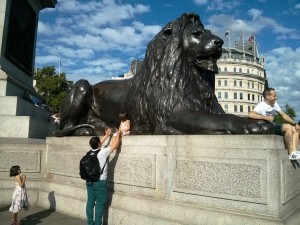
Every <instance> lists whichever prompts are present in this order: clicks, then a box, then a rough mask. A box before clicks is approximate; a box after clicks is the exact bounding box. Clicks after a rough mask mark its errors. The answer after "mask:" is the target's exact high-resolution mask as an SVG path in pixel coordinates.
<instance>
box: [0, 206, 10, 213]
mask: <svg viewBox="0 0 300 225" xmlns="http://www.w3.org/2000/svg"><path fill="white" fill-rule="evenodd" d="M9 207H10V206H9V205H6V206H3V207H1V208H0V212H4V211H8V210H9Z"/></svg>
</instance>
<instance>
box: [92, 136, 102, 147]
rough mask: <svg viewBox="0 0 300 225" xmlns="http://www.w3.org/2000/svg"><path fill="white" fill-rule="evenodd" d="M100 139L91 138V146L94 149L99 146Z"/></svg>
mask: <svg viewBox="0 0 300 225" xmlns="http://www.w3.org/2000/svg"><path fill="white" fill-rule="evenodd" d="M99 143H100V139H99V137H92V138H91V139H90V146H91V148H92V149H97V148H98V147H99Z"/></svg>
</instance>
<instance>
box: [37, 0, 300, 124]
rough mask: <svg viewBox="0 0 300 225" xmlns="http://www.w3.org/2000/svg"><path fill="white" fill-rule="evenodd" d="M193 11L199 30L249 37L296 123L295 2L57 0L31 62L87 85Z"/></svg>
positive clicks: (299, 1) (299, 81)
mask: <svg viewBox="0 0 300 225" xmlns="http://www.w3.org/2000/svg"><path fill="white" fill-rule="evenodd" d="M187 12H195V13H197V14H199V15H200V18H201V20H202V23H203V24H204V26H205V27H206V28H207V29H210V30H212V31H214V32H215V34H216V35H219V36H220V37H221V38H223V39H224V41H225V44H224V46H226V47H227V46H228V41H227V40H226V39H225V37H224V35H225V32H226V30H227V29H228V27H230V29H231V38H230V39H231V43H233V42H234V41H238V40H239V39H240V34H241V31H242V30H244V34H245V40H247V39H248V38H249V37H250V35H251V33H254V34H255V37H256V40H257V43H258V50H259V53H260V57H264V58H265V63H266V65H265V68H266V70H267V77H268V80H269V85H270V86H271V87H274V88H276V90H277V94H278V97H279V98H278V102H279V105H280V106H281V107H282V108H283V109H285V104H286V103H288V104H290V105H291V106H292V107H293V108H294V109H295V110H296V113H297V119H298V120H300V22H299V21H300V0H276V1H274V0H251V1H249V0H159V1H154V0H152V1H150V0H103V1H99V0H97V1H96V0H95V1H88V0H58V3H57V4H56V7H55V9H45V10H43V11H41V13H40V18H39V24H38V40H37V49H36V61H35V63H36V67H39V68H42V67H43V66H55V67H56V70H57V71H58V70H59V61H60V59H61V67H60V71H62V72H64V73H66V75H67V79H68V80H73V81H74V82H76V81H77V80H79V79H82V78H84V79H87V80H89V81H90V83H91V84H95V83H97V82H100V81H102V80H108V79H111V77H114V76H116V75H120V74H123V73H125V72H127V71H128V70H129V65H130V61H131V60H132V59H143V58H144V54H145V50H146V46H147V43H148V42H149V41H150V40H151V39H152V38H153V37H154V36H155V35H156V34H157V33H158V32H159V31H160V30H161V28H162V27H163V26H164V25H166V24H167V23H168V22H169V21H172V20H174V19H176V18H178V17H180V16H181V14H182V13H187Z"/></svg>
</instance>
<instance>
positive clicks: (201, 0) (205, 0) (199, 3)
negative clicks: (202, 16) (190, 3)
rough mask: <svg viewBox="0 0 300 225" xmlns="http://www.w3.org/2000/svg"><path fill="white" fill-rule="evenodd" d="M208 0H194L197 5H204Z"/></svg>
mask: <svg viewBox="0 0 300 225" xmlns="http://www.w3.org/2000/svg"><path fill="white" fill-rule="evenodd" d="M207 1H208V0H194V2H195V4H197V5H205V4H206V3H207Z"/></svg>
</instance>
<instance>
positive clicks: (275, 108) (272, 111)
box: [253, 101, 281, 116]
mask: <svg viewBox="0 0 300 225" xmlns="http://www.w3.org/2000/svg"><path fill="white" fill-rule="evenodd" d="M253 111H254V112H257V113H258V114H260V115H263V116H275V115H277V114H278V112H280V111H281V108H280V106H279V105H278V103H277V102H275V103H274V105H269V104H267V103H266V102H265V101H262V102H260V103H259V104H257V105H256V106H255V108H254V109H253Z"/></svg>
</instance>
